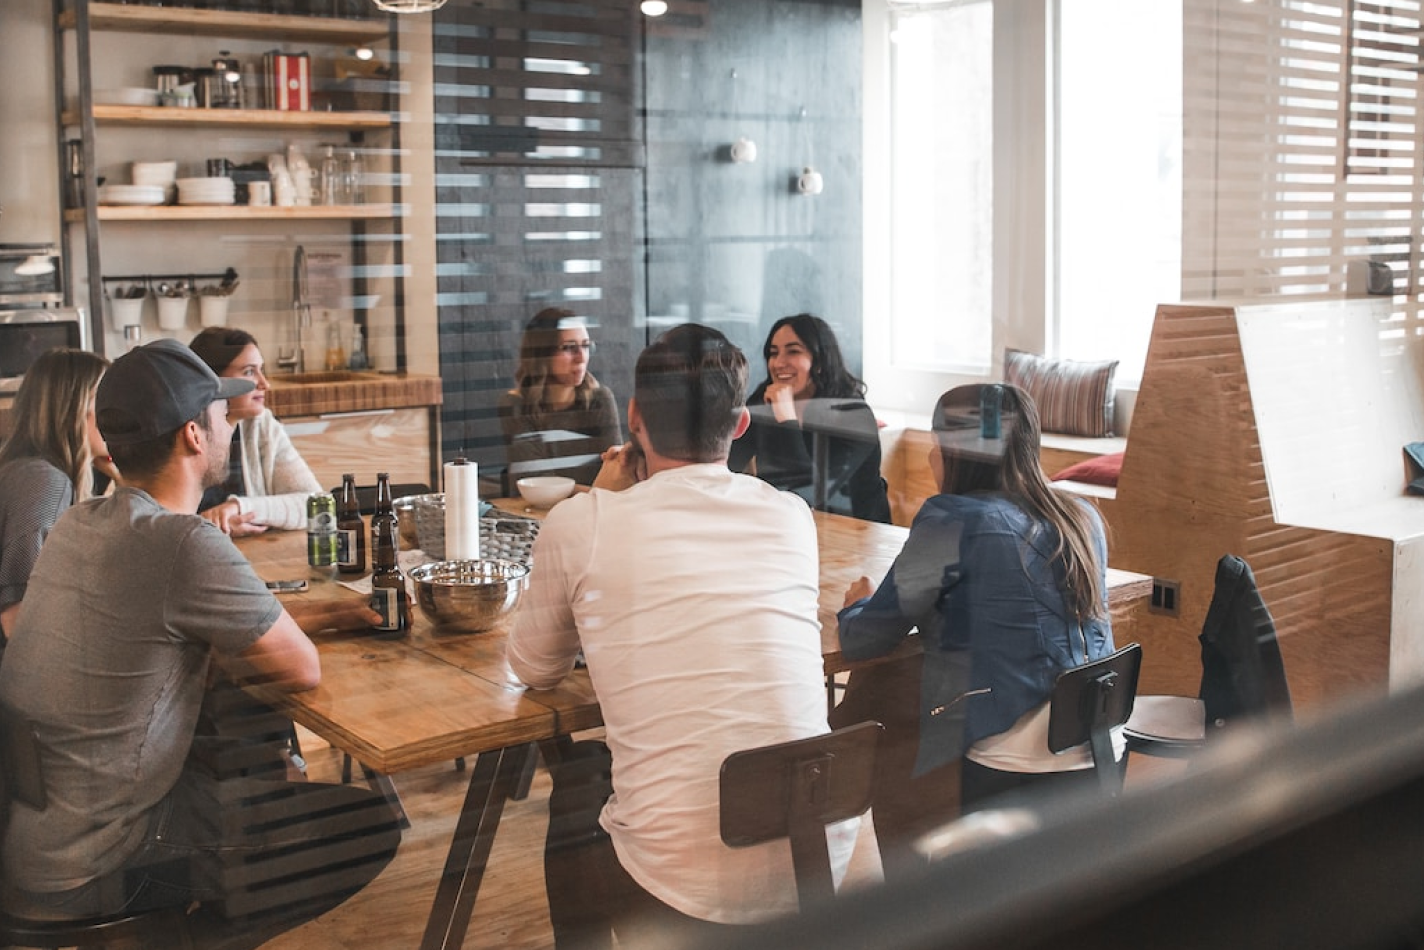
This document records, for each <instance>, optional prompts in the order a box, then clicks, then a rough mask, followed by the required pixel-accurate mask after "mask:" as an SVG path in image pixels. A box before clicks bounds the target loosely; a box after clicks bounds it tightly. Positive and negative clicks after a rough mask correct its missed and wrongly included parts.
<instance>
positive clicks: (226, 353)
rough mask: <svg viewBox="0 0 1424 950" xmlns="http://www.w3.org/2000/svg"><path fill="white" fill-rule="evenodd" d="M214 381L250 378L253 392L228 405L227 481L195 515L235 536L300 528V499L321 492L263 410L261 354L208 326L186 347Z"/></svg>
mask: <svg viewBox="0 0 1424 950" xmlns="http://www.w3.org/2000/svg"><path fill="white" fill-rule="evenodd" d="M189 345H190V346H191V347H192V348H193V352H195V353H197V354H198V356H199V358H201V359H202V361H203V362H204V363H207V364H208V366H210V367H212V370H213V372H215V373H217V374H218V375H219V376H233V377H238V378H241V379H250V380H252V381H253V382H254V383H256V384H257V388H256V389H254V390H253V391H252V392H250V393H248V394H247V395H246V396H239V397H237V398H236V399H230V400H228V404H227V416H228V419H229V420H231V421H232V422H233V423H234V431H233V437H232V441H233V445H232V455H231V457H230V459H229V462H228V476H227V478H226V479H225V480H224V481H223V483H222V484H221V485H218V486H216V487H214V488H210V489H208V490H207V491H206V492H205V493H204V494H203V501H202V503H201V504H200V505H199V510H198V513H199V514H201V515H202V516H203V517H204V518H207V519H208V520H209V521H211V522H212V523H213V524H215V525H217V526H218V527H219V528H221V529H223V531H225V532H227V533H228V534H230V535H233V536H235V537H240V536H242V535H247V534H256V533H258V532H261V531H266V530H267V529H268V528H285V529H297V528H305V527H306V523H307V513H306V499H307V496H308V495H310V494H311V493H312V492H320V491H326V489H324V488H322V486H321V483H320V482H318V481H317V480H316V476H315V475H313V474H312V471H311V469H310V468H308V467H307V463H306V462H305V461H303V460H302V457H301V455H300V454H298V452H297V450H296V448H295V447H294V446H293V445H292V440H291V439H289V438H288V437H287V431H286V430H285V429H284V428H282V424H281V423H280V422H278V421H277V417H276V416H274V415H272V411H271V410H270V409H268V408H267V377H266V376H265V375H263V366H264V364H263V361H262V351H261V350H260V349H258V347H257V340H256V338H255V337H253V336H252V334H250V333H248V332H247V331H245V330H238V329H232V328H228V327H209V328H208V329H206V330H204V331H203V332H202V333H199V334H198V335H197V336H196V337H194V338H193V342H192V343H190V344H189Z"/></svg>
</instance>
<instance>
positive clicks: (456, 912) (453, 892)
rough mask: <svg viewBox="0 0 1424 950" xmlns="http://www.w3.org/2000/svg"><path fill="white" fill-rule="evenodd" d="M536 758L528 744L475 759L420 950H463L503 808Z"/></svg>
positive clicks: (481, 755) (531, 745)
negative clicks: (466, 932)
mask: <svg viewBox="0 0 1424 950" xmlns="http://www.w3.org/2000/svg"><path fill="white" fill-rule="evenodd" d="M533 754H534V746H533V744H528V745H521V746H513V747H511V748H507V749H499V750H497V751H494V752H482V753H480V755H479V756H478V757H477V758H476V759H475V767H474V769H473V770H472V772H471V774H470V789H469V791H468V792H466V793H465V805H464V807H463V808H462V809H461V810H460V820H459V822H458V823H456V825H455V836H454V839H453V840H452V841H451V842H450V853H449V854H448V855H447V856H446V858H445V872H444V874H442V875H441V877H440V887H439V888H438V889H437V890H436V892H435V904H434V906H432V907H431V908H430V921H429V923H427V924H426V927H425V937H424V939H423V940H421V942H420V947H421V950H459V947H460V946H462V945H463V944H464V941H465V931H466V929H467V928H468V927H469V926H470V915H471V914H472V913H473V912H474V909H475V897H476V896H477V895H478V894H479V890H480V881H481V880H482V879H483V878H484V874H485V865H486V864H487V863H488V862H489V855H490V849H491V848H493V847H494V834H495V831H497V830H498V829H499V819H500V816H501V815H503V814H504V803H505V802H507V801H508V800H509V799H510V797H511V796H512V795H513V793H514V790H515V788H516V787H517V786H518V783H519V778H520V776H521V775H522V774H523V773H524V765H525V762H526V761H527V760H528V759H529V757H530V756H532V755H533Z"/></svg>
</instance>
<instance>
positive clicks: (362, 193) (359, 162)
mask: <svg viewBox="0 0 1424 950" xmlns="http://www.w3.org/2000/svg"><path fill="white" fill-rule="evenodd" d="M341 164H342V175H341V177H342V179H343V184H344V187H345V189H346V194H347V203H348V204H353V205H362V204H365V203H366V163H365V161H364V160H363V159H362V158H361V153H360V152H358V151H356V149H354V148H352V149H347V150H346V154H345V155H343V156H342V159H341Z"/></svg>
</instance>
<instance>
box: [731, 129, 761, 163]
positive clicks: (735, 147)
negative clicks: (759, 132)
mask: <svg viewBox="0 0 1424 950" xmlns="http://www.w3.org/2000/svg"><path fill="white" fill-rule="evenodd" d="M727 150H728V151H729V152H730V153H731V155H732V161H733V162H736V163H737V164H738V165H750V164H751V163H752V162H754V161H756V157H757V147H756V143H755V142H753V141H752V140H751V139H749V138H747V137H746V136H745V135H744V136H742V137H741V138H739V139H737V140H736V141H735V142H733V143H732V144H731V146H730V147H729V148H728V149H727Z"/></svg>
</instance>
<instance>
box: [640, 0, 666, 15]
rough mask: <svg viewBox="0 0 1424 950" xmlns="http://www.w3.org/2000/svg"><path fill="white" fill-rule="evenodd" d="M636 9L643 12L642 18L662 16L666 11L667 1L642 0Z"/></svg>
mask: <svg viewBox="0 0 1424 950" xmlns="http://www.w3.org/2000/svg"><path fill="white" fill-rule="evenodd" d="M638 9H639V10H642V11H643V15H644V16H662V15H663V14H664V13H666V12H667V11H668V5H667V0H643V2H642V3H640V4H638Z"/></svg>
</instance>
